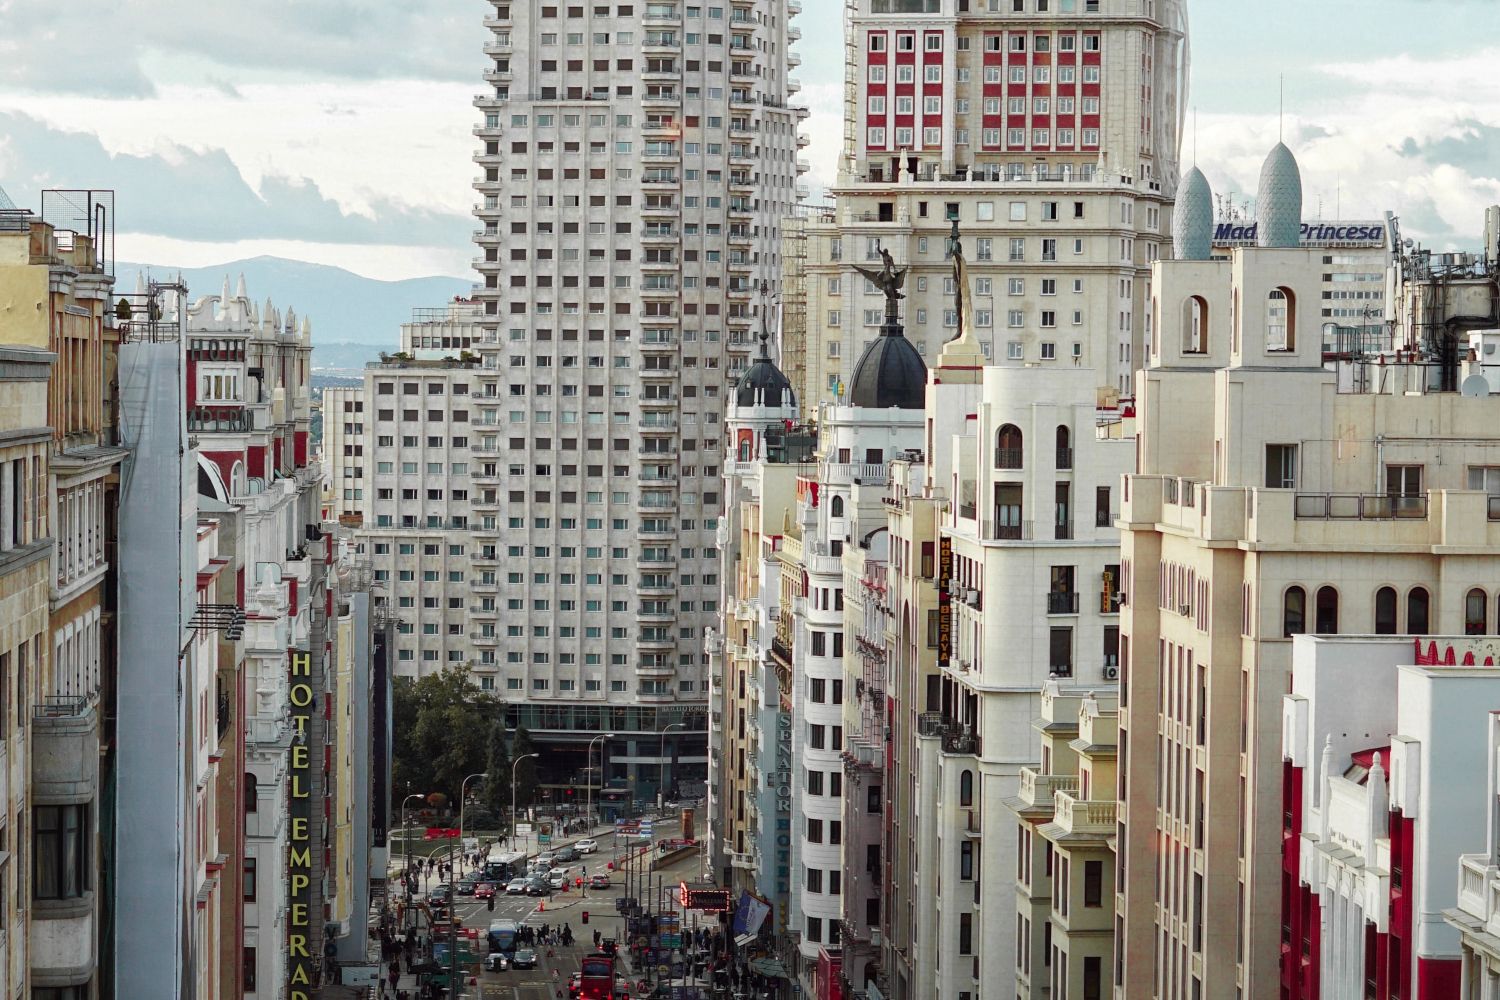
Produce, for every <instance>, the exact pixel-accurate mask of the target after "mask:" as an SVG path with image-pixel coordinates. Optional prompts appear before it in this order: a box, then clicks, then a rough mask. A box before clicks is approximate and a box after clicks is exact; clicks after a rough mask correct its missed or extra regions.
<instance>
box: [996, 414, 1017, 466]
mask: <svg viewBox="0 0 1500 1000" xmlns="http://www.w3.org/2000/svg"><path fill="white" fill-rule="evenodd" d="M1021 448H1022V441H1021V428H1019V427H1017V426H1016V425H1015V424H1005V425H1004V426H1002V427H1001V428H1000V430H999V431H998V432H996V434H995V468H997V469H1019V468H1020V467H1021Z"/></svg>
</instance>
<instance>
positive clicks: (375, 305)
mask: <svg viewBox="0 0 1500 1000" xmlns="http://www.w3.org/2000/svg"><path fill="white" fill-rule="evenodd" d="M143 270H145V271H146V272H147V273H148V274H150V275H151V276H154V277H157V278H164V277H167V276H169V275H170V276H172V277H175V276H176V275H177V273H178V271H179V270H180V271H181V273H182V278H183V281H185V282H186V283H187V286H188V290H189V294H190V295H191V296H192V297H193V298H195V299H196V298H197V297H198V296H200V295H217V294H219V292H220V290H221V289H222V288H223V287H224V276H225V275H228V276H229V287H230V289H231V290H233V289H234V288H235V286H236V285H237V284H238V283H239V278H240V275H242V274H243V275H244V276H245V291H246V293H247V294H249V296H250V297H251V298H252V299H254V300H255V301H256V302H261V303H264V302H265V300H266V297H267V296H269V297H270V298H271V301H272V302H273V303H274V304H275V305H276V306H277V308H280V309H285V308H286V307H287V306H291V307H292V308H293V309H295V310H296V311H297V315H299V316H308V317H311V319H312V327H313V365H314V367H316V368H338V369H351V368H361V367H363V366H364V362H365V361H367V360H374V359H375V357H376V355H377V353H378V352H379V351H396V350H397V349H398V346H399V343H400V332H401V331H400V327H401V324H402V323H406V322H408V321H410V319H411V311H412V309H413V308H415V307H418V306H441V305H443V304H445V303H447V302H449V301H451V300H452V299H453V297H454V296H457V295H467V294H468V293H469V292H470V291H471V290H472V288H473V283H472V282H470V281H468V280H466V279H464V278H450V277H446V276H435V277H430V278H407V279H405V280H403V281H377V280H376V279H374V278H365V277H361V276H360V275H358V274H355V273H353V272H352V271H346V270H344V269H343V268H341V267H331V266H329V265H326V264H309V263H307V262H306V261H300V260H287V259H286V258H283V257H251V258H249V259H248V260H235V261H230V262H228V263H226V264H216V265H214V266H213V267H193V268H188V267H184V268H180V269H179V268H176V267H171V266H164V265H157V264H151V265H143V264H130V263H125V262H120V263H118V264H116V266H115V283H116V287H117V288H120V289H123V290H131V289H134V288H135V280H136V275H137V274H139V273H140V272H141V271H143Z"/></svg>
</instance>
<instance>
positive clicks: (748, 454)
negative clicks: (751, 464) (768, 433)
mask: <svg viewBox="0 0 1500 1000" xmlns="http://www.w3.org/2000/svg"><path fill="white" fill-rule="evenodd" d="M754 457H755V444H754V442H752V441H751V440H750V439H749V438H740V461H741V462H748V461H750V460H751V459H752V458H754Z"/></svg>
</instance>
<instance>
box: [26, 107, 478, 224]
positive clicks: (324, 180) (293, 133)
mask: <svg viewBox="0 0 1500 1000" xmlns="http://www.w3.org/2000/svg"><path fill="white" fill-rule="evenodd" d="M477 89H478V86H477V84H476V85H464V84H452V83H434V82H428V81H420V80H374V81H337V82H312V83H301V84H269V83H250V84H238V85H237V92H238V94H239V95H240V96H239V97H232V96H229V95H228V94H226V93H224V92H223V91H222V90H219V89H215V88H209V87H195V86H185V85H173V86H162V87H159V88H158V92H157V96H156V97H153V98H147V99H143V100H136V101H114V100H104V99H100V98H93V97H78V96H71V95H51V96H27V97H25V98H21V97H18V96H17V95H14V94H0V110H13V111H20V112H23V113H25V114H27V115H29V116H30V117H33V118H36V119H39V120H41V121H43V122H46V123H47V124H49V125H52V126H53V127H55V128H59V129H66V130H68V131H73V132H80V131H81V132H90V133H94V134H95V135H97V136H98V137H99V141H100V142H101V143H102V144H103V146H104V148H105V149H106V150H107V151H109V152H110V153H113V154H120V153H128V154H134V155H138V156H151V155H155V156H161V157H167V158H170V157H174V156H178V155H180V152H181V150H182V149H184V148H186V149H189V150H193V151H197V152H207V151H211V150H223V151H224V152H225V154H227V155H228V157H229V159H230V161H231V162H232V163H233V164H234V166H235V168H236V169H238V170H239V172H240V173H241V174H242V175H243V176H244V178H245V180H246V182H247V183H248V184H249V185H250V186H251V187H253V188H256V189H260V188H261V186H262V184H263V182H264V180H265V179H266V178H267V177H297V178H306V179H307V180H310V181H312V182H313V183H315V184H317V186H318V188H319V190H320V191H322V193H323V194H324V195H326V196H328V197H330V198H332V199H333V200H334V201H335V202H337V203H338V205H339V207H340V208H341V209H343V210H344V211H345V212H349V213H354V214H364V215H368V214H370V210H371V205H372V203H373V202H374V201H376V200H379V199H381V198H384V199H389V200H391V201H394V202H396V203H399V204H403V205H407V206H411V207H416V208H428V209H435V210H440V211H445V212H451V213H458V214H467V213H468V211H469V209H470V207H471V205H472V202H473V190H472V188H471V186H470V185H471V184H472V181H473V176H474V172H475V170H476V168H475V166H474V164H473V159H472V157H473V155H474V152H475V150H476V148H477V143H478V140H477V139H475V138H474V136H473V134H472V131H471V130H472V128H473V127H474V125H475V124H477V123H478V121H479V113H478V112H477V111H476V110H475V109H474V107H473V106H472V101H473V96H474V93H475V92H476V90H477ZM92 182H93V183H99V182H100V181H99V180H98V179H93V180H92Z"/></svg>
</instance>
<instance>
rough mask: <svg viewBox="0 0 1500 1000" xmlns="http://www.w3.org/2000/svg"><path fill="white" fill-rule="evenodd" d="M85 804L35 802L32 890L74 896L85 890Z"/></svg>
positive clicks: (38, 895) (36, 893) (37, 895)
mask: <svg viewBox="0 0 1500 1000" xmlns="http://www.w3.org/2000/svg"><path fill="white" fill-rule="evenodd" d="M88 820H89V807H88V806H87V805H72V806H37V807H36V812H35V823H36V837H35V844H36V853H35V855H34V856H33V862H34V865H33V868H32V894H33V896H34V897H35V898H36V899H75V898H77V897H79V896H82V895H83V894H84V893H85V892H87V891H88V888H89V884H88V878H89V841H90V839H91V838H90V836H89V828H88V826H89V823H88Z"/></svg>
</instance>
